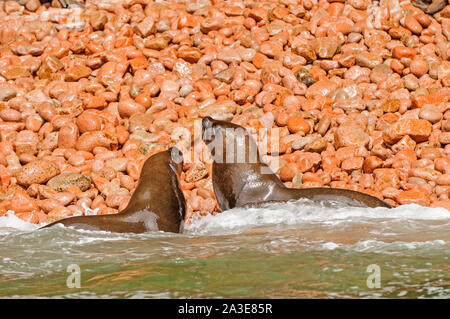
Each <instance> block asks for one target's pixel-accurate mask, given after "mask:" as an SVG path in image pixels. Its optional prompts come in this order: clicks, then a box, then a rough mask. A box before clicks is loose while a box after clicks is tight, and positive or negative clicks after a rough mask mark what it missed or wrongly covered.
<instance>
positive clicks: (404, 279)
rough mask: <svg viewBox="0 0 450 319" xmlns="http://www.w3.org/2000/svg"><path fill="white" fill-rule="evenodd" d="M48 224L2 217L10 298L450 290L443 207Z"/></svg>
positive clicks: (445, 293)
mask: <svg viewBox="0 0 450 319" xmlns="http://www.w3.org/2000/svg"><path fill="white" fill-rule="evenodd" d="M37 227H38V226H36V225H32V224H29V223H26V222H23V221H22V220H20V219H18V218H16V217H15V216H14V215H8V216H3V217H0V242H1V245H0V297H2V298H21V297H27V298H29V297H32V298H449V297H450V212H449V211H447V210H445V209H440V208H426V207H421V206H417V205H404V206H401V207H398V208H395V209H386V208H375V209H373V208H355V207H340V205H339V204H338V203H331V204H327V205H325V204H317V203H312V202H309V201H307V200H300V201H296V202H288V203H283V204H279V203H278V204H269V205H266V206H265V207H261V208H251V209H233V210H229V211H226V212H223V213H221V214H219V215H217V216H211V215H210V216H206V217H203V218H202V219H200V220H196V221H194V222H193V223H192V224H190V225H186V226H185V227H184V231H183V233H181V234H170V233H164V232H158V233H146V234H139V235H136V234H113V233H108V232H98V231H82V230H75V229H71V228H66V227H63V226H58V227H54V228H48V229H44V230H36V229H37ZM74 267H75V268H74ZM74 269H75V271H77V272H78V273H79V287H78V285H77V284H76V280H75V279H74V278H75V277H74V276H75V275H76V274H74V273H72V272H71V271H74Z"/></svg>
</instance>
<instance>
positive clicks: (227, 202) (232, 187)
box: [202, 117, 392, 211]
mask: <svg viewBox="0 0 450 319" xmlns="http://www.w3.org/2000/svg"><path fill="white" fill-rule="evenodd" d="M202 132H203V133H202V135H203V140H204V141H205V143H206V144H207V145H208V148H209V150H210V151H211V154H212V156H213V159H214V162H213V167H212V180H213V188H214V193H215V195H216V198H217V201H218V204H219V207H220V209H221V210H222V211H224V210H227V209H231V208H234V207H242V206H256V205H258V204H261V203H265V202H281V201H288V200H297V199H301V198H308V199H311V200H315V201H338V202H342V203H343V204H348V205H356V206H363V207H388V208H391V207H392V206H391V205H389V204H388V203H386V202H385V201H383V200H381V199H379V198H377V197H375V196H371V195H368V194H364V193H361V192H357V191H352V190H347V189H337V188H325V187H316V188H303V189H296V188H287V187H286V186H284V184H283V183H282V182H281V180H280V179H279V178H278V176H276V175H275V174H274V173H273V172H272V171H271V170H270V168H269V166H268V165H267V164H266V163H264V162H263V161H262V160H261V158H260V155H259V152H258V149H257V146H256V143H255V141H254V140H253V137H252V136H251V135H250V134H249V133H248V131H247V130H246V129H245V128H243V127H242V126H239V125H236V124H233V123H229V122H224V121H218V120H214V119H212V118H211V117H205V118H204V119H203V120H202ZM227 142H228V143H229V142H232V144H227ZM230 145H235V148H234V149H235V150H236V151H234V152H230V150H229V149H228V148H231V146H230ZM222 150H223V151H222Z"/></svg>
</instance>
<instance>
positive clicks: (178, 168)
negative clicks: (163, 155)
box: [167, 146, 183, 176]
mask: <svg viewBox="0 0 450 319" xmlns="http://www.w3.org/2000/svg"><path fill="white" fill-rule="evenodd" d="M167 152H168V153H169V154H170V165H171V166H172V167H173V168H174V170H175V173H176V174H177V175H178V176H180V175H181V172H182V171H183V153H182V152H181V151H180V150H179V149H178V148H177V147H175V146H173V147H171V148H169V149H168V150H167Z"/></svg>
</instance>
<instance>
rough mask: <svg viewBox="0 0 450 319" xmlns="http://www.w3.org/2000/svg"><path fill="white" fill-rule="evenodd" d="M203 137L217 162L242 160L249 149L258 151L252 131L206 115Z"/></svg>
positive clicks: (203, 121)
mask: <svg viewBox="0 0 450 319" xmlns="http://www.w3.org/2000/svg"><path fill="white" fill-rule="evenodd" d="M202 138H203V141H204V142H205V144H206V146H207V147H208V149H209V151H210V152H211V155H212V156H214V160H215V161H216V162H222V160H225V161H226V162H228V161H229V160H231V161H233V162H236V161H237V162H241V161H239V159H240V158H241V157H242V158H245V157H246V154H248V153H249V150H250V149H251V150H252V151H254V152H256V153H257V149H256V144H255V143H254V141H253V138H252V137H251V135H250V133H249V132H248V131H247V130H246V129H245V128H243V127H242V126H240V125H237V124H234V123H231V122H225V121H220V120H215V119H213V118H212V117H209V116H207V117H205V118H203V120H202Z"/></svg>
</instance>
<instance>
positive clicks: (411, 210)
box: [185, 199, 450, 235]
mask: <svg viewBox="0 0 450 319" xmlns="http://www.w3.org/2000/svg"><path fill="white" fill-rule="evenodd" d="M386 219H387V220H389V219H390V220H405V221H407V220H424V221H426V220H443V221H446V220H449V221H450V212H449V211H448V210H446V209H444V208H430V207H423V206H419V205H415V204H410V205H402V206H400V207H397V208H393V209H388V208H381V207H379V208H361V207H340V206H339V204H338V203H332V204H331V205H329V204H327V205H325V204H317V203H312V202H311V201H308V200H304V199H301V200H298V201H292V202H287V203H271V204H267V205H264V207H261V208H234V209H231V210H228V211H225V212H222V213H221V214H217V215H216V216H213V215H208V216H205V217H203V218H201V219H199V220H195V221H194V222H193V223H192V224H191V225H186V226H185V232H187V233H193V234H211V235H214V234H224V233H237V232H241V231H242V230H244V229H246V228H250V227H254V226H269V225H295V224H302V223H320V224H324V225H330V224H331V225H336V224H340V223H345V222H350V221H366V220H372V221H374V220H375V221H376V220H386Z"/></svg>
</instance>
